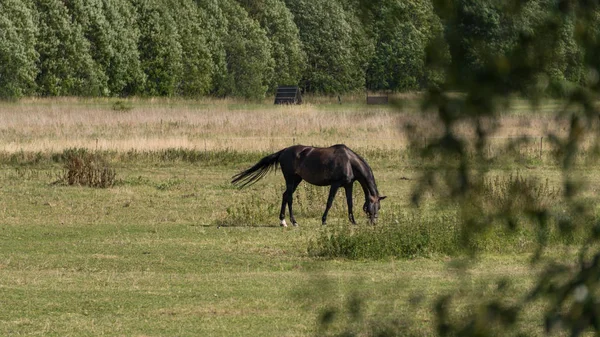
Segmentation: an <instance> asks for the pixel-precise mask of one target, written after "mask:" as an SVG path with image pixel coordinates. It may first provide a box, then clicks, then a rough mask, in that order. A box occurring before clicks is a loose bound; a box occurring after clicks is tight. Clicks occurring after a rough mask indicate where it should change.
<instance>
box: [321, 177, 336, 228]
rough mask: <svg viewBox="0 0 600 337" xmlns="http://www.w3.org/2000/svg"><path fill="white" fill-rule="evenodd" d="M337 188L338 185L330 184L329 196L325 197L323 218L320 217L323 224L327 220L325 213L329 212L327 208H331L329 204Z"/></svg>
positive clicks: (331, 202)
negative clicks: (325, 203) (325, 204)
mask: <svg viewBox="0 0 600 337" xmlns="http://www.w3.org/2000/svg"><path fill="white" fill-rule="evenodd" d="M338 188H340V185H338V184H333V185H331V188H330V189H329V197H328V198H327V206H326V207H325V213H323V218H321V221H322V224H323V225H325V224H326V222H327V213H329V209H330V208H331V205H332V204H333V199H334V198H335V194H336V193H337V190H338Z"/></svg>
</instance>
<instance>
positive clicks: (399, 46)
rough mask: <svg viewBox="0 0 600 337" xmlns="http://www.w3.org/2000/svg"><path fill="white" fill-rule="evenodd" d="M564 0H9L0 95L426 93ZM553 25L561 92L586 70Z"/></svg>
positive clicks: (569, 29)
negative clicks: (449, 66) (442, 2)
mask: <svg viewBox="0 0 600 337" xmlns="http://www.w3.org/2000/svg"><path fill="white" fill-rule="evenodd" d="M506 3H511V2H506ZM558 3H559V2H557V1H553V0H530V1H527V2H525V4H524V6H525V7H526V9H525V10H519V12H518V14H515V15H513V14H514V13H511V11H510V10H507V8H506V6H508V5H507V4H505V3H504V2H500V1H494V0H456V1H455V5H454V6H453V7H452V10H453V12H454V13H452V14H453V17H454V18H457V19H455V20H452V21H447V20H444V15H445V14H447V13H440V12H439V6H437V8H438V10H436V9H435V8H434V7H435V6H434V5H433V3H432V1H428V0H379V1H372V2H365V1H360V0H122V1H117V0H1V1H0V97H3V98H14V97H17V98H18V97H22V96H131V95H139V96H188V97H189V96H191V97H197V96H215V97H225V96H233V97H243V98H261V97H264V96H265V94H266V93H269V92H273V91H274V90H275V88H276V87H277V85H299V86H300V87H301V88H303V90H305V91H306V92H311V93H316V94H341V93H347V92H353V91H359V90H365V89H369V90H374V91H378V90H389V91H409V90H423V89H427V88H431V87H435V86H440V85H442V83H450V82H452V81H446V79H447V78H446V77H447V76H461V77H466V78H468V77H469V76H474V75H475V74H479V73H480V72H479V70H480V68H481V67H482V65H483V64H485V62H486V60H487V59H488V58H489V56H490V55H494V56H497V55H498V54H502V53H505V52H507V51H508V50H511V47H512V46H513V45H514V44H515V43H519V42H518V41H521V39H522V38H523V35H526V34H527V32H528V31H534V30H535V29H536V28H538V26H537V25H540V24H542V23H544V22H546V20H545V19H544V18H545V17H546V16H547V15H550V13H552V12H553V11H554V10H555V8H554V7H556V6H557V4H558ZM597 17H598V15H597ZM557 24H559V25H561V27H560V30H561V32H562V34H561V35H560V39H558V40H555V41H547V43H552V44H558V45H559V48H556V49H555V50H557V52H556V53H555V54H553V55H551V56H550V57H551V58H552V60H551V61H550V62H546V63H545V64H548V66H547V69H546V70H545V76H546V77H547V79H546V81H545V82H544V83H547V84H548V85H547V90H548V91H550V92H551V93H553V94H561V93H563V92H564V91H565V90H568V89H569V87H570V86H573V85H577V84H578V83H580V82H581V81H584V80H585V78H586V76H585V75H586V69H584V67H583V64H584V62H583V55H584V51H582V50H581V48H580V47H578V45H577V43H575V41H574V32H575V31H576V30H577V29H578V27H577V25H576V22H575V20H571V21H569V20H566V21H564V20H563V21H561V22H557ZM597 27H598V26H597ZM457 37H458V40H459V43H452V44H449V43H447V42H446V41H448V40H449V39H452V40H453V41H456V40H457ZM432 49H435V50H432ZM431 55H434V56H435V62H432V60H431ZM451 61H452V62H453V63H454V64H455V65H457V66H456V67H454V68H455V71H453V73H451V74H449V73H447V72H446V71H445V70H444V69H446V67H444V66H443V65H444V64H445V63H449V62H451ZM537 82H539V81H536V83H537ZM519 85H522V83H519ZM453 89H456V90H460V89H461V88H453Z"/></svg>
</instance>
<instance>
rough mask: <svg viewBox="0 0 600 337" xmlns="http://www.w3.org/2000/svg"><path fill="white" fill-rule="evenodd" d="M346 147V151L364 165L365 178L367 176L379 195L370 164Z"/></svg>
mask: <svg viewBox="0 0 600 337" xmlns="http://www.w3.org/2000/svg"><path fill="white" fill-rule="evenodd" d="M346 148H347V149H348V151H350V152H351V153H352V154H353V155H355V156H356V158H357V159H358V160H359V161H360V162H361V164H363V165H364V167H365V168H366V170H365V172H364V173H365V178H367V180H368V181H370V182H372V183H373V188H374V190H375V193H377V195H379V191H378V190H377V184H376V183H375V176H374V175H373V169H371V166H369V163H367V161H366V160H365V159H364V158H363V157H361V156H360V155H359V154H358V153H356V152H354V151H352V149H350V148H349V147H346Z"/></svg>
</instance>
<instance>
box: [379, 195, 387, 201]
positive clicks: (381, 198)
mask: <svg viewBox="0 0 600 337" xmlns="http://www.w3.org/2000/svg"><path fill="white" fill-rule="evenodd" d="M385 198H387V196H385V195H384V196H382V197H379V201H381V200H383V199H385Z"/></svg>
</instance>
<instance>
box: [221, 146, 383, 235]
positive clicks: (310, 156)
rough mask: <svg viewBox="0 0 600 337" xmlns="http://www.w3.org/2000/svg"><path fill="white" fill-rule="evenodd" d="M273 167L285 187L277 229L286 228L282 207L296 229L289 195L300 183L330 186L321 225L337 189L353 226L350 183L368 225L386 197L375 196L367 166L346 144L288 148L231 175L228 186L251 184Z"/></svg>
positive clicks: (373, 183) (373, 184)
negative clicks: (361, 196) (361, 197)
mask: <svg viewBox="0 0 600 337" xmlns="http://www.w3.org/2000/svg"><path fill="white" fill-rule="evenodd" d="M277 165H279V166H281V171H282V172H283V177H284V178H285V185H286V189H285V192H283V200H282V201H281V212H280V213H279V220H280V224H281V226H284V227H287V224H286V222H285V206H286V204H287V205H288V207H289V211H290V220H291V222H292V224H293V225H294V226H298V223H297V222H296V219H295V218H294V213H293V211H292V195H293V194H294V191H295V190H296V187H298V184H300V182H301V181H302V180H306V181H307V182H309V183H311V184H313V185H317V186H328V185H330V186H331V189H330V190H329V198H327V206H326V207H325V213H323V217H322V219H321V220H322V222H323V225H324V224H325V222H326V221H327V213H328V212H329V209H330V208H331V204H332V203H333V198H334V197H335V194H336V192H337V190H338V189H339V188H340V187H343V188H344V189H345V190H346V201H347V202H348V219H350V222H351V223H352V224H356V221H354V215H353V214H352V184H353V183H354V181H358V182H359V183H360V185H361V186H362V189H363V191H364V192H365V204H364V206H363V210H364V211H365V212H366V213H367V215H368V217H369V221H370V222H371V224H375V222H376V221H377V213H378V212H379V202H380V201H381V200H383V199H385V198H386V197H385V196H380V195H379V192H378V191H377V185H376V184H375V177H373V171H372V170H371V168H370V167H369V164H367V162H366V161H365V160H364V159H362V158H361V157H360V156H359V155H357V154H356V153H355V152H354V151H352V150H350V149H349V148H348V147H347V146H346V145H341V144H339V145H334V146H331V147H327V148H321V147H311V146H303V145H295V146H290V147H287V148H285V149H283V150H281V151H279V152H276V153H273V154H271V155H268V156H266V157H264V158H262V159H261V160H260V161H259V162H258V163H256V164H255V165H254V166H252V167H251V168H249V169H247V170H245V171H242V172H240V173H238V174H236V175H234V176H233V177H232V181H231V183H232V184H234V185H238V186H239V187H240V188H242V187H244V186H247V185H252V184H254V183H255V182H257V181H258V180H260V179H261V178H262V177H264V176H265V175H266V174H267V173H268V172H269V171H270V170H271V169H276V168H277Z"/></svg>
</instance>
